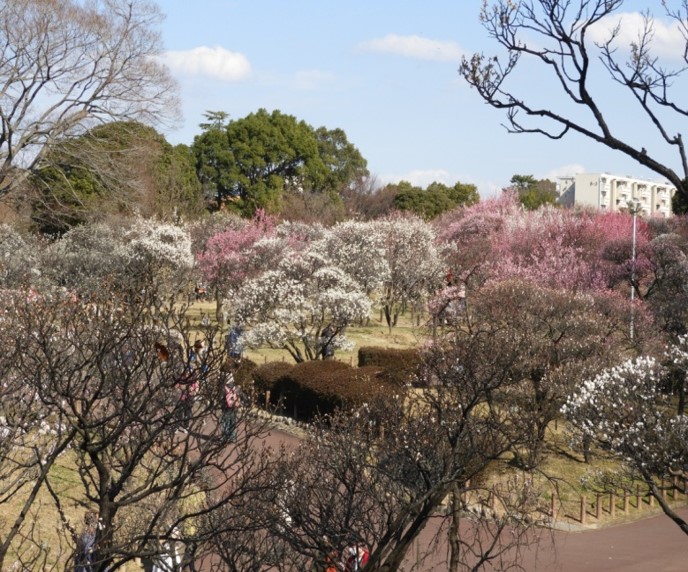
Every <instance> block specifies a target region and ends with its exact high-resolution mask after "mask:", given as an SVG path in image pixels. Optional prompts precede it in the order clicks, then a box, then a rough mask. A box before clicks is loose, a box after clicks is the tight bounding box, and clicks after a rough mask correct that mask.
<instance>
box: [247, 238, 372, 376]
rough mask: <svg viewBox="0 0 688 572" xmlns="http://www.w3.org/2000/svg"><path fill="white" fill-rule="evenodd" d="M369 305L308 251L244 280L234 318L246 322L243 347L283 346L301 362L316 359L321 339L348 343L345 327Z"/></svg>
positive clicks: (339, 271) (344, 279) (354, 286)
mask: <svg viewBox="0 0 688 572" xmlns="http://www.w3.org/2000/svg"><path fill="white" fill-rule="evenodd" d="M370 308H371V301H370V298H369V297H368V296H367V295H366V294H365V292H363V291H362V290H361V287H360V286H359V284H358V283H357V282H356V281H355V280H354V279H352V278H351V277H350V276H348V275H347V274H346V273H345V272H344V271H343V270H342V269H341V268H338V267H337V266H334V265H333V264H332V262H331V261H330V260H327V259H326V258H324V257H323V256H322V255H320V254H319V253H318V252H316V251H310V250H309V251H306V252H305V253H303V254H298V253H293V254H291V255H289V256H287V257H286V258H284V259H283V260H282V261H281V263H280V264H279V266H278V267H277V268H276V269H274V270H269V271H267V272H264V273H263V274H261V275H260V276H258V277H257V278H254V279H252V280H249V281H247V282H246V283H245V284H244V285H243V287H242V288H241V289H240V290H239V292H238V294H237V298H236V300H235V305H234V319H235V320H236V321H238V322H239V323H242V324H244V325H245V326H247V331H246V333H245V334H244V341H245V343H246V344H247V345H253V346H260V345H267V346H269V347H271V348H279V349H284V350H287V351H288V352H289V354H290V355H291V356H292V357H293V358H294V360H296V361H297V362H302V361H306V360H314V359H318V358H319V357H320V356H321V355H322V349H323V345H324V344H325V343H328V344H331V345H332V347H339V348H343V347H348V346H347V344H348V342H347V340H346V338H345V336H344V330H345V328H346V327H347V326H348V325H349V324H351V323H353V322H357V321H360V320H363V319H364V318H366V317H367V316H368V315H369V313H370ZM328 327H329V330H328V332H327V335H326V337H327V340H324V337H323V332H324V331H325V330H326V328H328Z"/></svg>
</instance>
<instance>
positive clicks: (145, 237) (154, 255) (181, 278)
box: [123, 219, 194, 304]
mask: <svg viewBox="0 0 688 572" xmlns="http://www.w3.org/2000/svg"><path fill="white" fill-rule="evenodd" d="M123 241H124V244H125V257H126V259H127V265H126V269H127V272H128V273H129V274H130V275H136V276H137V277H138V281H137V283H138V284H139V285H140V286H141V287H142V288H147V289H149V290H150V289H156V290H157V291H158V295H157V296H154V299H155V300H156V301H157V302H156V304H159V303H160V302H162V301H163V300H164V299H168V300H169V301H171V302H173V301H174V298H175V296H176V294H177V293H179V291H180V290H181V289H182V288H183V287H184V286H185V285H186V284H187V283H188V282H189V281H190V280H191V270H192V268H193V263H194V257H193V254H192V252H191V237H190V235H189V232H188V231H187V230H186V229H184V228H182V227H180V226H176V225H173V224H167V223H162V222H159V221H156V220H154V219H137V220H136V221H135V222H134V224H133V225H131V227H130V228H129V229H127V231H126V232H125V233H124V236H123Z"/></svg>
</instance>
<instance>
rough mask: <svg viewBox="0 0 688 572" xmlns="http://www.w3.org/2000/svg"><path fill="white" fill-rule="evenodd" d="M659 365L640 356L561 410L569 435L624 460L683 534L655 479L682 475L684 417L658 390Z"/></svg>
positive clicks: (591, 383) (686, 441)
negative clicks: (571, 429)
mask: <svg viewBox="0 0 688 572" xmlns="http://www.w3.org/2000/svg"><path fill="white" fill-rule="evenodd" d="M660 373H661V371H660V366H659V364H658V363H657V361H656V360H655V359H654V358H652V357H639V358H636V359H633V360H628V361H625V362H624V363H622V364H620V365H618V366H616V367H613V368H611V369H607V370H605V371H602V372H601V373H600V374H599V375H597V376H596V377H594V378H592V379H589V380H587V381H585V382H584V383H583V384H582V385H581V386H580V387H579V389H578V390H577V391H575V392H574V393H573V394H572V395H571V396H570V397H569V398H568V400H567V401H566V403H565V405H564V406H563V407H562V412H563V413H564V414H565V415H566V416H567V418H568V419H569V421H570V423H571V425H572V428H573V431H574V435H576V436H577V437H578V438H579V439H580V440H581V442H583V441H584V440H587V441H588V442H590V443H591V444H593V445H596V446H598V447H600V448H602V449H604V450H607V451H609V452H611V453H612V454H614V455H616V456H618V457H619V458H620V459H621V460H622V461H624V462H625V463H626V464H627V465H628V467H629V468H630V469H631V470H632V471H633V473H634V474H635V475H636V476H638V477H640V478H641V479H642V480H643V481H644V482H645V483H646V484H647V486H648V487H649V490H650V493H651V494H652V495H653V496H654V497H655V499H657V501H658V503H659V505H660V506H661V507H662V510H663V511H664V513H665V514H666V515H667V516H669V517H670V518H671V519H672V520H673V521H674V522H675V523H676V524H677V525H678V526H679V527H680V528H681V530H682V531H683V532H684V533H685V534H688V523H687V522H686V521H685V520H684V519H683V518H681V516H680V515H679V514H677V513H676V512H675V511H674V510H673V509H672V508H671V507H670V506H669V504H668V503H667V502H666V500H665V498H664V496H663V495H662V493H661V490H660V488H659V487H658V485H657V482H656V478H657V477H664V476H667V475H668V474H678V473H683V471H685V467H686V462H687V461H688V417H686V416H685V415H676V413H675V408H674V407H673V405H672V396H671V395H668V394H666V393H665V392H663V391H662V388H661V385H660Z"/></svg>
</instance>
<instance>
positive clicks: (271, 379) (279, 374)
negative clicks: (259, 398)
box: [253, 361, 294, 393]
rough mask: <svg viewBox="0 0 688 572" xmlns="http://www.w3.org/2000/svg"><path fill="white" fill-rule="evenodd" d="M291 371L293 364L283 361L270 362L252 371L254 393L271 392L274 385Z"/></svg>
mask: <svg viewBox="0 0 688 572" xmlns="http://www.w3.org/2000/svg"><path fill="white" fill-rule="evenodd" d="M292 369H294V364H293V363H287V362H284V361H270V362H268V363H265V364H263V365H259V366H258V367H257V368H256V369H254V370H253V382H254V386H255V388H256V391H261V392H263V393H265V392H266V391H273V390H274V388H275V384H276V383H277V382H278V381H279V380H280V379H282V378H283V377H285V376H286V375H288V374H289V372H290V371H291V370H292Z"/></svg>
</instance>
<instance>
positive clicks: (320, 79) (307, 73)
mask: <svg viewBox="0 0 688 572" xmlns="http://www.w3.org/2000/svg"><path fill="white" fill-rule="evenodd" d="M334 80H335V76H334V74H332V73H330V72H324V71H320V70H302V71H300V72H297V73H296V75H295V76H294V79H293V81H292V87H293V88H294V89H298V90H303V91H312V90H315V89H318V88H320V87H323V86H325V85H331V84H332V83H333V82H334Z"/></svg>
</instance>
